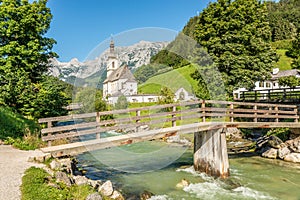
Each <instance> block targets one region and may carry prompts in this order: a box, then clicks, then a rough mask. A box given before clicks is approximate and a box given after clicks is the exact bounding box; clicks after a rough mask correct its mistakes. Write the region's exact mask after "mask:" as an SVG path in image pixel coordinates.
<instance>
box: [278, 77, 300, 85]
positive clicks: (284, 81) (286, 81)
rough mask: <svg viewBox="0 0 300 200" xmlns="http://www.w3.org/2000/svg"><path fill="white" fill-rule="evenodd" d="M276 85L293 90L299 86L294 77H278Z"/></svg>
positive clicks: (297, 80)
mask: <svg viewBox="0 0 300 200" xmlns="http://www.w3.org/2000/svg"><path fill="white" fill-rule="evenodd" d="M278 83H279V85H280V86H287V87H290V88H295V87H297V86H299V79H298V78H296V77H295V76H286V77H280V78H279V80H278Z"/></svg>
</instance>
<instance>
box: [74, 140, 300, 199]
mask: <svg viewBox="0 0 300 200" xmlns="http://www.w3.org/2000/svg"><path fill="white" fill-rule="evenodd" d="M78 160H79V165H81V167H82V168H84V169H86V170H87V174H86V176H88V177H89V178H92V179H101V180H103V181H105V180H107V179H110V180H112V182H113V183H114V185H115V186H117V187H118V188H119V189H120V190H121V191H122V193H123V194H125V196H127V197H130V199H139V198H138V196H139V195H140V194H141V193H142V192H143V191H149V192H151V193H153V194H155V196H153V197H152V198H151V199H152V200H155V199H157V200H165V199H167V200H169V199H173V200H177V199H179V200H182V199H185V200H192V199H203V200H211V199H213V200H218V199H220V200H226V199H228V200H232V199H241V200H247V199H284V200H286V199H287V200H300V165H299V164H291V163H286V162H283V161H279V160H269V159H264V158H260V157H258V156H253V155H246V156H245V155H239V156H236V155H234V156H230V157H229V162H230V172H231V176H230V178H229V179H227V180H220V179H214V178H211V177H208V176H206V175H205V174H203V173H197V172H195V171H194V169H193V167H192V164H193V154H192V150H191V149H187V148H184V147H179V146H174V145H167V144H165V143H161V142H143V143H138V144H132V145H127V146H124V147H118V148H111V149H107V150H98V151H94V152H91V153H85V154H82V155H79V156H78ZM103 163H104V164H103ZM116 169H118V170H116ZM136 172H139V173H136ZM182 179H186V180H188V181H189V182H190V183H191V184H190V185H189V186H187V187H184V188H176V184H177V183H179V182H180V181H181V180H182Z"/></svg>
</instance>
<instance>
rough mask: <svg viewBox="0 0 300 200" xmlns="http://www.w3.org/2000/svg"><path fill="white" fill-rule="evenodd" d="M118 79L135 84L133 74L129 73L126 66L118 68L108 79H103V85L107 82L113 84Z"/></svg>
mask: <svg viewBox="0 0 300 200" xmlns="http://www.w3.org/2000/svg"><path fill="white" fill-rule="evenodd" d="M120 79H127V81H128V82H136V80H135V78H134V76H133V74H132V73H131V71H130V70H129V68H128V66H127V65H123V66H121V67H119V68H118V69H116V70H115V71H113V72H112V73H111V74H110V76H109V77H107V78H106V79H105V81H104V82H103V83H107V82H114V81H117V80H120Z"/></svg>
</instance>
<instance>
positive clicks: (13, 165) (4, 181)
mask: <svg viewBox="0 0 300 200" xmlns="http://www.w3.org/2000/svg"><path fill="white" fill-rule="evenodd" d="M38 155H43V153H42V152H41V151H39V150H35V151H21V150H18V149H14V148H13V147H11V146H9V145H0V200H18V199H21V192H20V186H21V183H22V176H23V174H24V172H25V170H26V169H27V168H29V167H31V166H42V165H41V164H36V163H31V162H27V160H28V158H29V157H30V156H38Z"/></svg>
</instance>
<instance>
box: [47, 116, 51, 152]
mask: <svg viewBox="0 0 300 200" xmlns="http://www.w3.org/2000/svg"><path fill="white" fill-rule="evenodd" d="M51 127H52V122H51V121H49V122H48V123H47V128H51ZM51 135H52V134H51V133H48V136H51ZM51 145H52V142H51V140H49V141H48V147H51Z"/></svg>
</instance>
